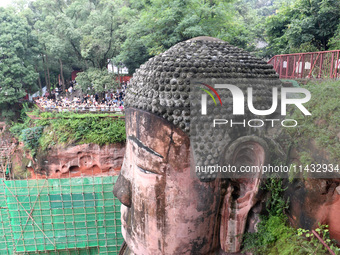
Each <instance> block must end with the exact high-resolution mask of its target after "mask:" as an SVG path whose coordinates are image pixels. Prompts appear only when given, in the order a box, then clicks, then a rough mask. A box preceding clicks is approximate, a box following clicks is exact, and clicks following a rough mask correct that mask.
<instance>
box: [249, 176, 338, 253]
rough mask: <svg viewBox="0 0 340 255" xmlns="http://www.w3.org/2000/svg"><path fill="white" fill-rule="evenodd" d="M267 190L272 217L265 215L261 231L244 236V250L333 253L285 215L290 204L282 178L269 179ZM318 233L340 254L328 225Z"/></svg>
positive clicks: (268, 207) (265, 188)
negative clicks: (285, 195) (292, 224)
mask: <svg viewBox="0 0 340 255" xmlns="http://www.w3.org/2000/svg"><path fill="white" fill-rule="evenodd" d="M263 189H264V190H265V191H266V192H268V193H269V194H270V196H269V198H268V200H267V203H266V209H267V212H268V214H267V215H262V217H261V221H260V223H259V224H258V225H257V232H255V233H245V234H244V236H243V250H244V251H250V252H251V253H252V254H254V255H262V254H267V255H276V254H280V255H290V254H298V255H310V254H318V255H327V254H329V251H328V250H327V248H326V247H325V246H324V245H323V244H322V243H321V242H320V241H319V240H318V239H317V237H316V236H315V235H314V234H313V233H312V232H311V231H309V230H306V229H302V228H299V229H295V228H293V227H291V226H289V225H288V218H287V216H286V215H285V210H286V209H288V201H286V200H285V199H284V198H283V192H284V191H285V188H284V187H283V182H282V179H275V178H272V179H268V180H267V181H266V183H265V185H264V187H263ZM315 231H316V233H317V234H318V235H319V236H320V237H321V238H322V239H323V240H324V242H325V243H326V244H327V245H328V246H329V247H330V249H331V250H332V251H333V252H334V253H335V254H336V255H338V254H340V249H339V248H338V247H337V246H336V241H335V240H332V239H331V238H330V236H329V230H328V225H320V224H319V227H318V228H316V229H315Z"/></svg>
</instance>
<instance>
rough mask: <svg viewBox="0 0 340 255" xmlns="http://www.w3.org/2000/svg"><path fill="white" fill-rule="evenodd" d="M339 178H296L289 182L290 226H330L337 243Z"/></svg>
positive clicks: (338, 229)
mask: <svg viewBox="0 0 340 255" xmlns="http://www.w3.org/2000/svg"><path fill="white" fill-rule="evenodd" d="M339 185H340V179H307V180H301V179H299V180H296V181H295V182H294V183H293V184H290V185H288V190H287V191H286V197H289V199H290V208H289V217H290V221H291V223H292V225H293V226H295V227H302V228H305V229H315V228H317V227H318V223H321V224H327V225H329V232H330V236H331V238H334V239H336V240H337V241H338V242H340V217H339V212H340V194H339V192H338V191H340V188H339V187H340V186H339Z"/></svg>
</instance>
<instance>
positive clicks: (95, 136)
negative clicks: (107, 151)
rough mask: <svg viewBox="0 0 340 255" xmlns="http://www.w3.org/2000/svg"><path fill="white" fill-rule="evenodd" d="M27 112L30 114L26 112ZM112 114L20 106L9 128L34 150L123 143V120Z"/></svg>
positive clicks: (124, 137) (124, 138) (28, 147)
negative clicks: (32, 108) (42, 110)
mask: <svg viewBox="0 0 340 255" xmlns="http://www.w3.org/2000/svg"><path fill="white" fill-rule="evenodd" d="M28 115H29V116H28ZM119 117H120V116H118V115H115V114H96V113H92V114H91V113H88V114H77V113H70V112H69V113H50V112H42V113H40V112H39V110H38V109H35V110H34V111H29V109H27V107H25V108H24V109H23V112H22V117H21V120H22V121H21V122H20V123H16V124H13V125H12V127H11V129H10V131H11V133H12V134H13V135H14V136H15V137H17V138H18V139H19V141H22V142H24V144H25V147H26V148H27V149H29V150H31V151H32V152H33V154H34V153H36V152H37V151H38V150H42V151H44V150H47V149H49V148H52V147H58V146H63V147H65V146H67V145H71V144H84V143H95V144H99V145H105V144H113V143H124V142H125V140H126V135H125V121H124V120H123V119H120V118H119Z"/></svg>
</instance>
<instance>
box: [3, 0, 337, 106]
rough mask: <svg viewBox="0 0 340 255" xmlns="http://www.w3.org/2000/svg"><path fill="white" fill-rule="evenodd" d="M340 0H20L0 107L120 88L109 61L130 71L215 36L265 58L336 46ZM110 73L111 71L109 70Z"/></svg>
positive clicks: (7, 26) (11, 20) (12, 14)
mask: <svg viewBox="0 0 340 255" xmlns="http://www.w3.org/2000/svg"><path fill="white" fill-rule="evenodd" d="M339 21H340V2H339V1H338V0H187V1H182V0H172V1H167V0H115V1H112V0H35V1H29V0H17V3H16V4H15V5H14V6H12V7H7V8H2V9H1V11H0V25H1V26H0V67H1V68H0V87H1V91H0V106H1V109H5V106H6V107H7V108H8V107H10V105H11V104H13V103H15V102H17V101H18V99H20V98H21V97H23V96H24V95H25V94H26V92H34V91H36V90H38V89H39V88H40V89H41V88H42V87H43V86H46V87H47V90H48V91H50V90H51V89H52V88H54V87H55V86H56V85H57V84H58V83H59V81H61V83H62V87H63V89H65V84H66V83H67V81H68V80H70V76H71V72H72V71H73V70H77V71H79V70H82V71H84V73H83V74H81V75H80V76H79V79H78V81H79V82H81V83H83V84H79V85H80V87H81V88H83V90H84V89H85V90H87V88H88V87H91V88H94V89H95V90H97V91H96V92H101V91H104V90H105V89H107V88H112V87H113V86H114V84H115V83H114V79H115V78H114V76H113V74H109V73H107V72H106V68H107V64H108V61H110V62H111V63H114V64H116V65H122V64H123V65H125V66H126V67H128V68H129V72H130V73H131V74H132V73H133V72H134V70H135V69H136V68H138V67H139V66H140V65H141V64H142V63H144V62H145V61H146V60H148V59H149V58H150V57H152V56H154V55H156V54H159V53H161V52H163V51H165V50H167V49H168V48H170V47H171V46H173V45H174V44H176V43H178V42H180V41H183V40H187V39H190V38H192V37H195V36H201V35H205V36H213V37H217V38H220V39H223V40H225V41H228V42H229V43H231V44H233V45H235V46H239V47H242V48H244V49H246V50H248V51H251V52H253V53H254V54H256V55H257V56H260V57H265V58H268V57H271V56H273V55H275V54H281V53H292V52H306V51H318V50H328V49H338V48H339V47H340V43H339V42H340V40H339V39H340V25H339V23H340V22H339ZM105 72H106V73H105Z"/></svg>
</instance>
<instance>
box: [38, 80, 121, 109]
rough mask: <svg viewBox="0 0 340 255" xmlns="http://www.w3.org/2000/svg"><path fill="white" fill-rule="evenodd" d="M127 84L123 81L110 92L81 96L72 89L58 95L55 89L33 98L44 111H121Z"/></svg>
mask: <svg viewBox="0 0 340 255" xmlns="http://www.w3.org/2000/svg"><path fill="white" fill-rule="evenodd" d="M126 86H127V84H126V83H123V84H122V86H121V89H119V90H117V91H115V92H112V91H107V92H105V93H101V94H100V95H99V94H98V93H96V94H94V95H89V94H85V95H83V96H80V97H79V96H75V95H72V90H71V91H68V92H66V93H65V94H64V96H62V95H59V94H58V92H56V91H55V90H54V91H52V92H51V94H45V95H44V96H43V97H39V98H36V99H35V102H36V104H37V105H38V106H39V107H40V108H41V109H43V110H46V111H78V110H79V111H81V110H89V111H122V110H124V97H125V89H126Z"/></svg>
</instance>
